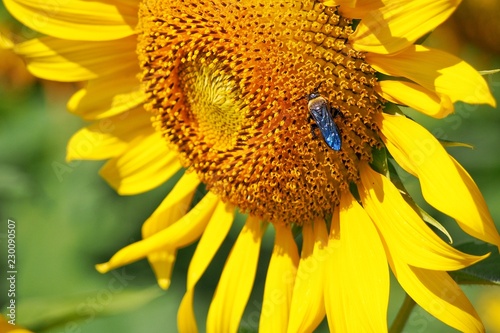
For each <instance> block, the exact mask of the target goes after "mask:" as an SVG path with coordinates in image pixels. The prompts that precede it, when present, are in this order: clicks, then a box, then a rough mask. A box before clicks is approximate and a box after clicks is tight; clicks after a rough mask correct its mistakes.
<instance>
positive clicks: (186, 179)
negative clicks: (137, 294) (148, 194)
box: [142, 172, 200, 289]
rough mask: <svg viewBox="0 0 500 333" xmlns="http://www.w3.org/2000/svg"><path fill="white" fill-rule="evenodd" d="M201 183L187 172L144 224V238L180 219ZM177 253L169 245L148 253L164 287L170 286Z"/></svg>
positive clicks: (150, 262)
mask: <svg viewBox="0 0 500 333" xmlns="http://www.w3.org/2000/svg"><path fill="white" fill-rule="evenodd" d="M199 184H200V180H199V179H198V176H197V175H196V173H194V172H190V173H185V174H184V175H183V176H182V177H181V179H180V180H179V181H178V182H177V184H176V185H175V186H174V188H173V189H172V191H170V193H169V194H168V195H167V197H166V198H165V199H164V200H163V202H162V203H161V204H160V206H158V208H157V209H156V210H155V211H154V213H153V214H152V215H151V216H150V217H149V218H148V219H147V220H146V222H144V224H143V225H142V238H148V237H150V236H152V235H154V234H156V233H158V232H160V231H161V230H164V229H165V228H167V227H168V226H170V225H171V224H172V223H175V222H177V221H178V220H180V219H181V218H182V217H183V216H184V215H185V214H186V212H187V210H188V209H189V206H190V205H191V201H192V199H193V196H194V193H195V191H196V188H197V187H198V185H199ZM176 254H177V249H176V248H172V247H168V246H165V247H163V248H161V249H160V250H158V251H156V252H153V253H150V254H148V261H149V264H150V265H151V267H152V268H153V270H154V272H155V275H156V280H157V281H158V285H159V286H160V287H161V288H162V289H168V287H169V286H170V277H171V274H172V268H173V265H174V262H175V258H176Z"/></svg>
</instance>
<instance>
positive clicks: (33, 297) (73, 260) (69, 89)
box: [0, 0, 500, 333]
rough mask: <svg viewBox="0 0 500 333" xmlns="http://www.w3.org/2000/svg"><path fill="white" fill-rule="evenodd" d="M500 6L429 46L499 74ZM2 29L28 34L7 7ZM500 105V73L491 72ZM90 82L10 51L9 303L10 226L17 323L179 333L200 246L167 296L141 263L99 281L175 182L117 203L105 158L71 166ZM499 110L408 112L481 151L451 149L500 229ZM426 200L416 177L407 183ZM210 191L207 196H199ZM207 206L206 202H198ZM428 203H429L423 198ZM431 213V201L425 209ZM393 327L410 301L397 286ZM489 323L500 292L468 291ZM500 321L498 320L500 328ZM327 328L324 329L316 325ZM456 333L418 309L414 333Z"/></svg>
mask: <svg viewBox="0 0 500 333" xmlns="http://www.w3.org/2000/svg"><path fill="white" fill-rule="evenodd" d="M498 13H500V3H499V2H497V1H487V0H480V1H465V3H464V4H462V5H461V7H460V9H459V10H458V11H457V13H456V14H455V15H454V16H453V18H452V19H451V20H449V21H448V22H447V23H445V24H444V25H443V26H441V27H439V28H438V29H436V31H435V32H434V33H433V34H432V35H431V36H430V37H429V38H428V39H427V40H426V41H425V44H426V45H430V46H433V47H438V48H440V49H445V50H447V51H448V52H450V53H453V54H455V55H458V56H460V57H461V58H463V59H465V60H466V61H467V62H469V63H470V64H472V65H473V66H474V67H475V68H476V69H478V70H486V69H495V68H500V39H499V36H500V23H499V22H498ZM0 29H14V30H16V31H17V32H18V33H19V34H20V35H21V36H25V37H30V34H32V32H30V31H28V30H26V29H23V28H22V27H20V26H19V25H16V23H15V22H14V21H13V20H12V18H11V17H10V16H9V15H8V13H7V12H6V11H5V9H4V8H3V5H2V6H1V7H0ZM487 80H488V82H489V84H490V87H491V89H492V91H493V93H494V95H495V97H496V99H497V101H499V102H500V73H498V74H493V75H489V76H487ZM80 86H81V85H80V84H62V83H54V82H47V81H42V80H38V79H35V78H33V77H31V75H30V74H29V73H27V72H26V70H25V69H24V64H23V63H22V61H21V60H20V59H18V58H17V57H15V56H14V55H13V54H12V53H11V52H10V51H8V50H0V241H1V249H0V250H1V253H2V255H1V256H0V258H1V259H0V260H1V263H0V267H1V268H2V269H1V271H0V280H1V281H2V282H1V283H0V305H1V306H2V307H1V311H0V312H2V313H5V312H6V308H5V306H6V301H7V296H6V295H7V291H6V283H4V281H5V279H6V276H5V275H6V258H5V257H6V256H5V255H4V254H5V253H6V232H7V227H6V223H7V219H9V218H10V219H13V220H15V221H16V225H17V229H16V231H17V238H16V242H17V248H16V250H17V271H18V274H17V290H16V291H17V297H16V304H17V321H16V322H17V324H20V325H24V326H26V327H27V328H30V329H32V330H34V331H36V332H47V333H48V332H50V333H56V332H57V333H62V332H93V333H98V332H123V333H129V332H130V333H135V332H145V331H147V332H149V333H155V332H175V331H176V330H177V329H176V314H177V308H178V306H179V303H180V300H181V298H182V296H183V293H184V291H185V280H186V272H187V268H188V264H189V260H190V258H191V256H192V253H193V251H194V245H193V246H190V247H188V248H186V249H183V250H180V251H179V253H178V259H177V262H176V264H175V270H174V274H173V278H172V284H171V287H170V289H169V290H168V291H166V292H165V291H162V290H160V289H159V288H158V287H157V286H156V282H155V278H154V275H153V273H152V271H151V269H150V268H149V266H148V264H147V262H146V261H145V260H142V261H140V262H137V263H134V264H132V265H129V266H126V267H125V268H123V269H118V270H116V271H115V272H114V273H113V272H112V273H108V274H105V275H101V274H99V273H97V271H96V270H95V269H94V265H95V264H96V263H100V262H104V261H107V260H108V259H109V258H110V257H111V255H112V254H114V253H115V252H116V251H117V250H118V249H120V248H122V247H123V246H125V245H127V244H130V243H131V242H134V241H137V240H139V239H140V228H141V224H142V222H143V221H145V220H146V219H147V217H148V216H149V215H150V214H151V213H152V212H153V211H154V209H155V208H156V207H157V206H158V204H159V203H160V202H161V200H162V199H163V198H164V197H165V195H166V194H167V193H168V192H169V191H170V189H171V188H172V187H173V185H174V184H175V180H176V179H178V177H179V176H180V175H177V177H174V180H173V181H170V182H168V183H167V184H164V185H163V186H161V187H159V188H157V189H155V190H153V191H150V192H148V193H145V194H141V195H136V196H131V197H127V196H118V195H117V194H116V193H115V192H114V191H113V190H112V189H111V188H110V187H109V186H108V185H107V184H106V183H105V181H104V180H103V179H102V178H100V177H99V176H98V174H97V173H98V170H99V168H100V167H101V166H102V165H103V164H104V162H89V161H84V162H72V163H67V162H66V161H65V153H66V143H67V142H68V140H69V138H70V137H71V135H72V134H73V133H74V132H75V131H77V130H78V129H79V128H81V127H82V126H84V125H85V123H84V122H83V121H82V120H81V119H80V118H78V117H76V116H73V115H71V114H69V113H68V112H66V110H65V103H66V101H67V100H68V98H69V97H70V96H71V94H72V93H73V92H75V91H76V89H78V87H80ZM499 111H500V109H499V108H497V109H493V108H491V107H488V106H470V105H465V104H459V105H457V108H456V113H455V114H453V115H451V116H450V117H448V118H446V119H443V120H434V119H431V118H429V117H425V116H422V115H420V114H418V113H416V112H412V111H411V110H408V113H409V114H410V115H411V116H412V118H414V119H415V120H417V121H419V122H420V123H422V124H423V125H424V126H426V127H427V128H428V129H429V130H431V131H432V132H433V133H434V134H435V135H436V136H437V137H439V138H442V139H447V140H452V141H460V142H465V143H469V144H471V145H473V146H474V149H468V148H463V147H455V148H449V151H450V152H451V153H452V154H453V155H454V156H455V157H456V158H457V159H458V160H459V161H460V162H461V163H462V165H463V166H464V167H465V168H466V169H467V170H468V171H469V172H470V174H471V175H472V176H473V178H474V179H475V180H476V182H477V184H478V186H479V188H480V189H481V191H482V193H483V195H484V197H485V198H486V201H487V203H488V205H489V207H490V210H491V213H492V215H493V218H494V220H495V221H496V223H497V226H500V153H499V152H500V148H499V147H500V112H499ZM406 181H407V186H408V189H409V190H410V192H411V193H412V194H413V195H414V196H415V197H417V198H419V200H421V197H420V195H419V187H418V182H416V181H415V180H414V179H412V178H411V177H407V178H406ZM200 196H201V195H200ZM198 199H199V198H198ZM420 202H421V204H422V205H424V206H425V204H424V203H423V202H422V201H420ZM426 207H428V206H426ZM429 210H430V212H432V213H433V215H434V217H435V218H437V219H438V220H439V221H441V222H442V223H443V224H444V225H445V226H446V227H447V228H449V230H450V232H451V234H452V235H453V238H454V241H455V244H459V243H460V242H463V241H466V238H465V236H464V235H463V233H461V232H460V231H459V230H458V229H457V228H456V227H454V224H453V221H450V220H449V219H447V218H446V217H445V216H442V215H441V214H439V213H438V212H436V211H433V210H432V209H429ZM243 222H244V216H239V217H238V219H237V221H236V223H235V224H234V226H233V228H232V230H231V233H230V235H229V237H228V239H227V241H226V242H225V243H224V244H223V246H222V248H221V250H220V251H219V253H218V255H217V257H216V260H215V261H214V263H213V264H212V265H211V266H210V267H209V269H208V271H207V273H206V274H205V276H204V278H203V279H202V280H201V281H200V283H199V284H198V287H197V289H196V312H197V316H198V321H199V327H200V330H201V331H204V319H205V316H206V313H207V311H208V306H209V303H210V300H211V297H212V295H213V292H214V290H215V287H216V284H217V281H218V277H219V275H220V272H221V270H222V267H223V265H224V262H225V259H226V257H227V255H228V253H229V251H230V248H231V245H232V244H233V243H234V241H235V239H236V237H237V235H238V232H239V230H240V229H241V227H242V224H243ZM265 237H266V239H265V240H264V242H263V248H262V252H261V261H260V265H259V270H258V272H257V278H256V283H255V288H254V292H253V294H252V298H251V300H250V301H249V303H248V306H247V310H246V312H245V315H244V317H243V320H242V323H241V331H242V332H256V331H257V324H258V313H259V312H260V308H261V297H262V296H261V295H262V293H263V286H264V281H265V274H266V267H267V263H268V261H269V258H270V254H271V251H272V246H273V232H272V228H269V230H268V233H267V234H266V236H265ZM393 282H394V283H392V285H393V287H392V289H393V290H392V292H391V303H390V313H389V321H391V322H392V320H393V318H394V317H395V315H396V312H397V310H398V308H399V306H400V304H401V302H402V300H403V297H404V295H403V293H402V291H401V289H400V288H399V287H398V286H397V283H395V281H394V280H393ZM464 290H465V291H466V293H467V294H468V295H469V296H470V298H471V300H472V302H473V304H474V305H475V306H476V308H477V309H478V312H479V313H480V316H481V317H482V319H483V320H484V322H485V324H486V325H487V328H488V331H490V332H495V331H496V332H498V331H499V330H500V327H499V326H500V325H499V323H498V321H499V319H498V318H497V317H498V313H500V312H499V311H500V310H499V308H500V292H499V291H498V289H497V288H495V287H488V286H465V287H464ZM495 321H496V322H495ZM318 331H319V332H324V331H327V325H326V322H325V323H323V324H322V325H321V327H320V328H319V329H318ZM438 331H439V332H454V330H453V329H451V328H449V327H447V326H445V325H443V324H441V323H440V322H439V321H438V320H436V319H434V318H433V317H431V316H429V315H427V313H426V312H425V311H423V310H422V309H420V308H419V307H418V306H417V307H416V308H415V309H414V311H413V313H412V315H411V316H410V319H409V321H408V324H407V326H406V328H405V332H438Z"/></svg>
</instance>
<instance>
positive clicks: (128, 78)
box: [68, 63, 146, 120]
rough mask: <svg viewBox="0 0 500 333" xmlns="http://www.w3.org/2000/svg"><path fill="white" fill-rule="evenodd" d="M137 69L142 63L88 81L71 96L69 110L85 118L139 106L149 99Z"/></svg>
mask: <svg viewBox="0 0 500 333" xmlns="http://www.w3.org/2000/svg"><path fill="white" fill-rule="evenodd" d="M137 73H139V66H138V65H137V64H136V63H132V64H131V65H130V66H129V67H127V68H125V69H123V70H122V71H121V72H117V73H112V74H109V75H104V76H100V77H98V78H97V79H94V80H91V81H89V82H88V84H87V86H86V87H85V88H83V89H80V90H79V91H77V92H76V93H75V94H74V95H73V96H72V97H71V99H70V100H69V102H68V110H69V111H70V112H72V113H74V114H76V115H78V116H81V117H82V118H84V119H88V120H95V119H101V118H106V117H111V116H114V115H116V114H118V113H122V112H125V111H127V110H130V109H132V108H135V107H137V106H138V105H140V104H142V103H143V102H144V101H145V99H146V94H145V92H144V91H143V89H142V87H141V85H140V82H139V80H138V79H137ZM116 82H120V84H116Z"/></svg>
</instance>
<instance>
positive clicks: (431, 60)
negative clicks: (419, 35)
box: [366, 45, 496, 107]
mask: <svg viewBox="0 0 500 333" xmlns="http://www.w3.org/2000/svg"><path fill="white" fill-rule="evenodd" d="M366 61H367V62H368V63H369V64H370V65H371V66H372V67H373V68H374V69H375V70H377V71H379V72H381V73H384V74H387V75H393V76H403V77H406V78H408V79H410V80H412V81H414V82H416V83H418V84H420V85H421V86H422V87H424V88H426V89H428V90H430V91H435V92H436V93H438V94H444V95H447V96H449V97H450V99H451V101H452V102H453V103H454V102H457V101H463V102H465V103H469V104H483V103H484V104H489V105H491V106H493V107H496V102H495V99H494V98H493V96H492V95H491V93H490V90H489V88H488V84H487V83H486V81H485V80H484V78H483V77H482V76H481V75H480V74H479V73H478V72H477V71H476V70H475V69H474V68H472V67H471V66H470V65H469V64H467V63H466V62H465V61H463V60H461V59H459V58H457V57H455V56H453V55H451V54H448V53H446V52H443V51H439V50H435V49H431V48H427V47H424V46H422V45H413V46H410V47H408V48H407V49H405V50H403V51H401V52H399V53H397V54H395V55H391V56H387V55H379V54H374V53H368V54H367V55H366Z"/></svg>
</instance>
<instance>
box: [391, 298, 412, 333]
mask: <svg viewBox="0 0 500 333" xmlns="http://www.w3.org/2000/svg"><path fill="white" fill-rule="evenodd" d="M414 306H415V301H414V300H413V298H411V297H410V296H408V294H406V297H405V300H404V302H403V305H401V309H399V312H398V315H397V316H396V319H394V322H393V323H392V325H391V328H390V329H389V333H400V332H402V331H403V328H404V327H405V325H406V321H407V320H408V318H409V317H410V314H411V311H412V310H413V307H414Z"/></svg>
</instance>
